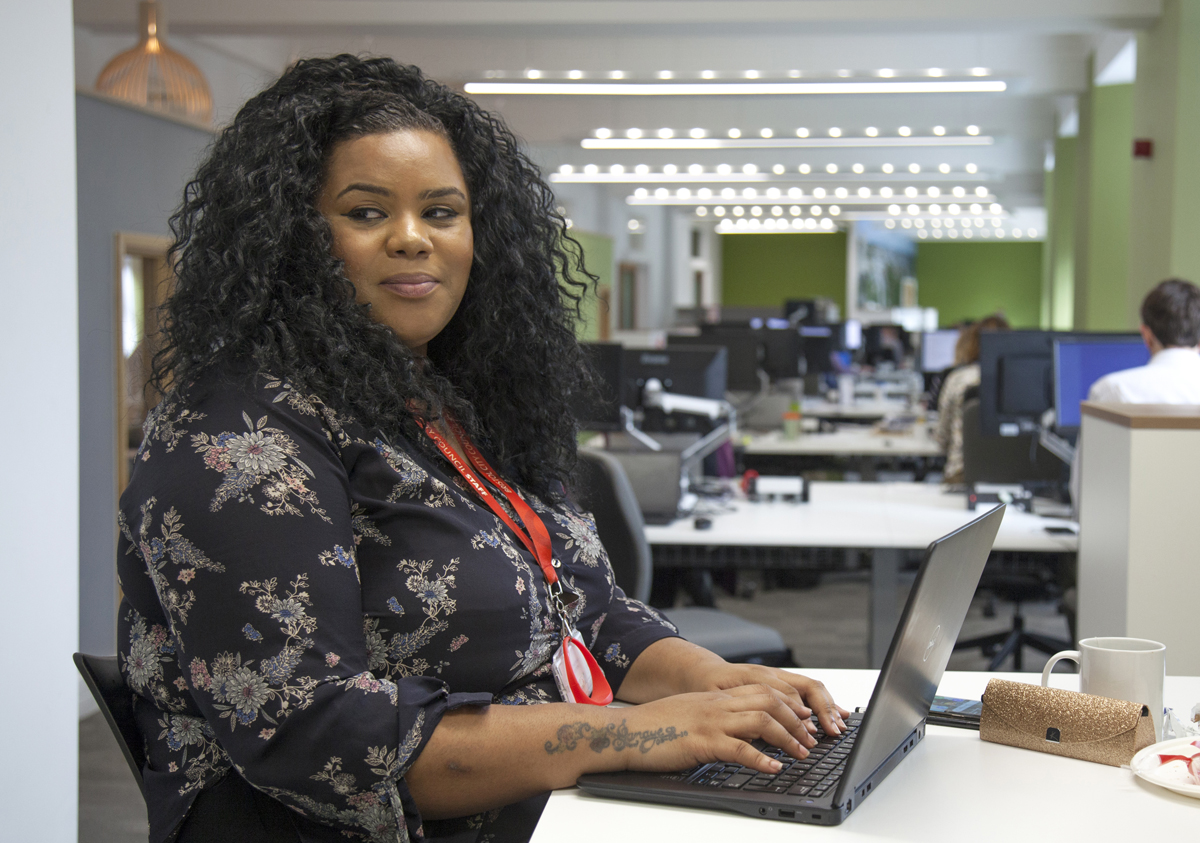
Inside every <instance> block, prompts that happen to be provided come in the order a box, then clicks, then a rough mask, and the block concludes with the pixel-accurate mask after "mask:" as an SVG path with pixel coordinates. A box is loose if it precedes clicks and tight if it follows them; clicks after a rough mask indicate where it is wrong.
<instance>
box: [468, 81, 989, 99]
mask: <svg viewBox="0 0 1200 843" xmlns="http://www.w3.org/2000/svg"><path fill="white" fill-rule="evenodd" d="M463 89H464V90H465V91H466V92H467V93H468V94H492V95H505V96H511V95H522V94H549V95H553V96H563V95H575V96H619V97H663V96H667V97H670V96H676V97H678V96H690V97H694V96H730V95H742V96H770V95H777V94H783V95H795V94H982V93H1002V92H1003V91H1005V90H1007V89H1008V85H1007V83H1005V82H1002V81H1000V80H991V79H989V80H979V81H972V80H958V81H939V82H916V81H899V82H882V81H880V82H468V83H467V84H466V85H465V86H463Z"/></svg>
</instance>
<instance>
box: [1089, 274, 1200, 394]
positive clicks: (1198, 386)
mask: <svg viewBox="0 0 1200 843" xmlns="http://www.w3.org/2000/svg"><path fill="white" fill-rule="evenodd" d="M1141 331H1142V339H1143V340H1145V342H1146V348H1148V349H1150V362H1149V363H1147V364H1146V365H1145V366H1137V367H1136V368H1133V369H1125V370H1123V371H1120V372H1113V373H1112V374H1110V375H1105V376H1104V377H1102V378H1101V379H1100V380H1098V381H1096V382H1095V383H1094V384H1092V388H1091V389H1090V390H1088V400H1089V401H1112V402H1115V403H1118V404H1200V287H1197V286H1196V285H1195V284H1193V283H1191V282H1190V281H1183V280H1181V279H1179V278H1172V279H1170V280H1167V281H1163V282H1162V283H1161V284H1159V285H1158V286H1157V287H1155V288H1154V289H1153V290H1151V291H1150V292H1149V293H1147V294H1146V298H1145V299H1143V300H1142V326H1141Z"/></svg>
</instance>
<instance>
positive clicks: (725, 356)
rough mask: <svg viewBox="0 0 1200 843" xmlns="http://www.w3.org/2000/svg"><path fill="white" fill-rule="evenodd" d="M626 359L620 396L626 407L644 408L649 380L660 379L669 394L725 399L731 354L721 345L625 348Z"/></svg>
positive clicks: (624, 356)
mask: <svg viewBox="0 0 1200 843" xmlns="http://www.w3.org/2000/svg"><path fill="white" fill-rule="evenodd" d="M623 358H624V359H623V367H624V373H623V376H624V386H623V387H622V390H621V394H622V397H623V399H624V402H625V406H627V407H639V406H641V403H642V389H643V387H645V386H646V381H648V380H649V379H650V378H658V380H659V381H660V382H661V383H662V385H663V390H664V391H666V392H674V393H677V394H679V395H696V396H699V397H701V398H715V399H717V400H723V399H724V398H725V389H726V379H727V378H726V373H727V371H728V360H729V353H728V352H727V351H726V350H725V349H724V348H723V347H721V346H698V347H692V348H682V347H676V348H667V349H656V348H654V349H652V348H626V349H624V353H623Z"/></svg>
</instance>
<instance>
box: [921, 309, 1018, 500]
mask: <svg viewBox="0 0 1200 843" xmlns="http://www.w3.org/2000/svg"><path fill="white" fill-rule="evenodd" d="M1007 330H1008V320H1007V319H1005V318H1004V316H1003V315H1002V314H1000V313H993V314H992V315H991V316H985V317H983V318H982V319H980V320H979V321H978V322H973V323H971V324H970V325H967V326H966V327H965V328H963V329H962V332H961V333H960V334H959V335H958V344H957V345H956V346H955V347H954V365H955V368H954V370H953V371H951V372H950V374H948V375H947V376H946V380H945V381H943V382H942V389H941V392H940V393H939V394H938V426H937V431H936V437H937V441H938V444H939V445H941V446H942V448H943V449H944V450H945V452H946V468H945V471H944V479H945V482H947V483H962V482H963V430H962V424H963V419H962V410H963V399H964V397H965V396H966V394H967V390H968V389H970V388H971V387H974V386H979V378H980V371H979V335H980V334H981V333H983V332H984V331H1007Z"/></svg>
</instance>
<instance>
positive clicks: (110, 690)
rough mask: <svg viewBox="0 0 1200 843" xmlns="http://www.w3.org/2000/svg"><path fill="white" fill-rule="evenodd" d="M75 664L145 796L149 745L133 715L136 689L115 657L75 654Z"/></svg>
mask: <svg viewBox="0 0 1200 843" xmlns="http://www.w3.org/2000/svg"><path fill="white" fill-rule="evenodd" d="M73 658H74V659H75V667H77V668H79V672H80V673H81V674H82V675H83V681H84V683H86V684H87V686H88V690H89V691H91V692H92V696H93V697H95V698H96V704H97V705H99V706H100V713H101V714H103V715H104V719H105V720H107V721H108V728H110V729H112V733H113V736H114V737H115V738H116V739H117V743H118V744H120V746H121V752H122V753H123V754H124V755H125V761H126V762H127V763H128V764H129V769H130V770H132V771H133V777H134V778H135V779H137V783H138V787H139V788H140V789H141V791H142V797H143V798H145V796H146V784H145V782H143V781H142V767H144V766H145V764H146V748H145V744H144V743H143V742H142V733H141V731H140V730H139V729H138V727H137V721H136V720H135V719H134V715H133V691H131V690H129V686H128V685H126V684H125V678H124V677H123V676H121V668H120V665H119V664H118V663H117V657H116V656H89V655H86V654H84V653H76V654H75V655H74V657H73Z"/></svg>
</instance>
